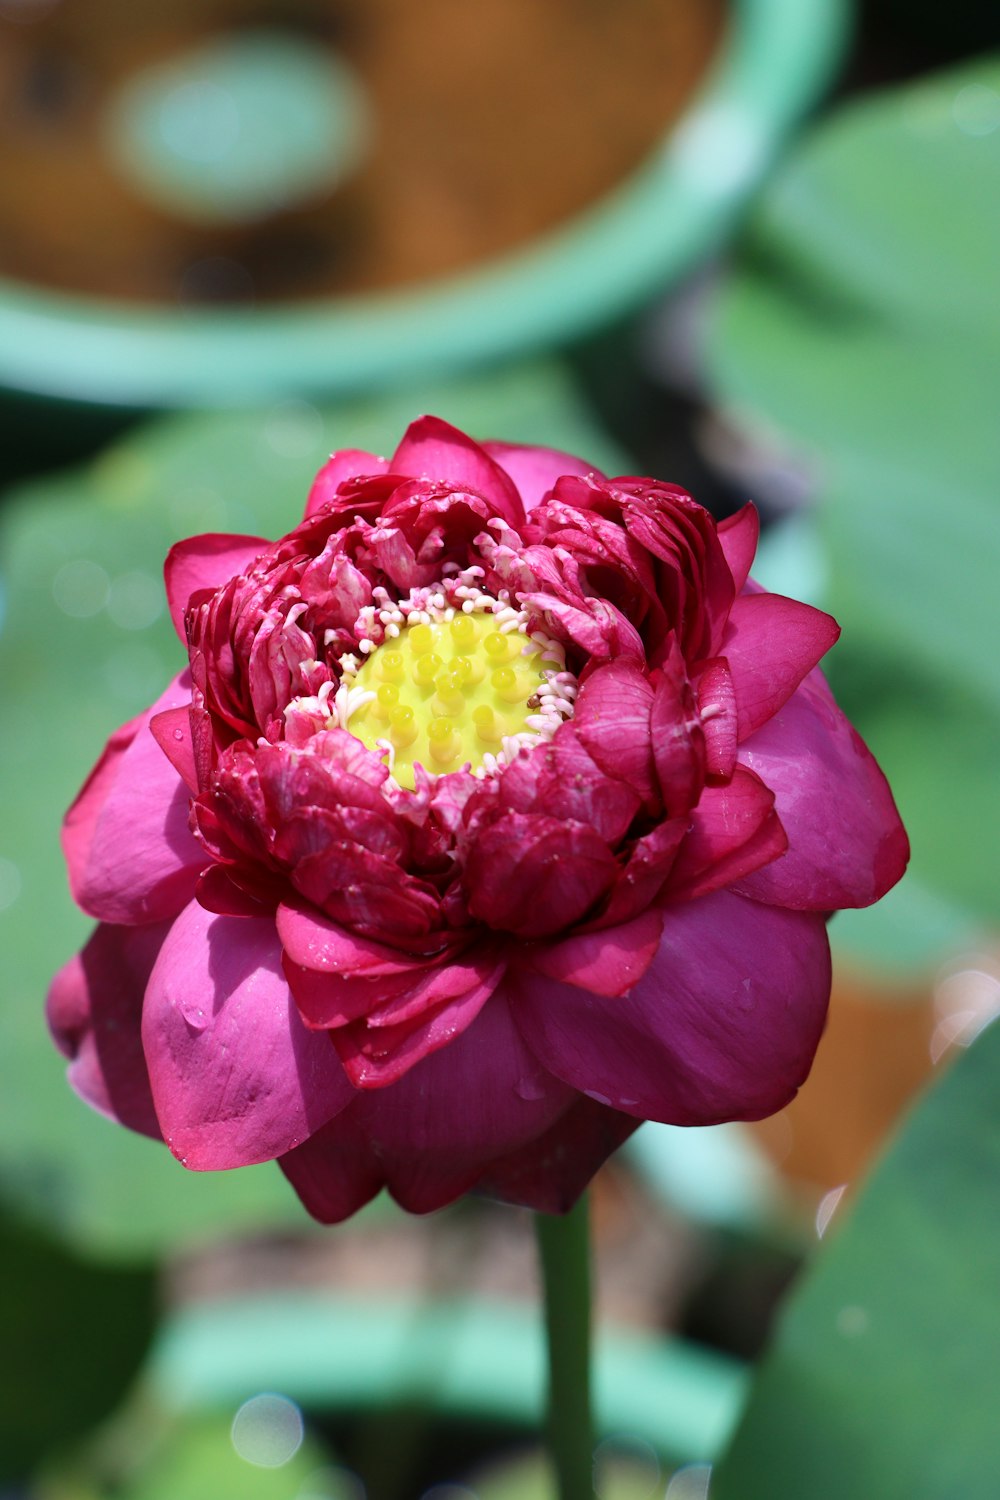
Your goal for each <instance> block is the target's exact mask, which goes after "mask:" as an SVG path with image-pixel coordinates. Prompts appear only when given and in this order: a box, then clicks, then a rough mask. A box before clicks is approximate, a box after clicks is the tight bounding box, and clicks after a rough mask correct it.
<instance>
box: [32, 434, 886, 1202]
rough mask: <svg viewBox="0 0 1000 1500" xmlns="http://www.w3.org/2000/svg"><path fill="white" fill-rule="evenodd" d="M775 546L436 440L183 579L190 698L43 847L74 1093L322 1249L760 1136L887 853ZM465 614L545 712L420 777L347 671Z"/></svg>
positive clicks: (170, 578) (825, 638)
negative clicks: (682, 1147) (756, 577)
mask: <svg viewBox="0 0 1000 1500" xmlns="http://www.w3.org/2000/svg"><path fill="white" fill-rule="evenodd" d="M756 541H757V520H756V514H755V512H754V511H753V509H752V507H749V506H748V507H747V508H746V509H745V510H744V511H742V512H740V513H739V514H738V515H736V516H735V517H733V518H731V519H730V520H728V521H725V522H723V523H721V524H718V525H717V524H716V522H715V521H714V520H713V519H712V517H711V516H710V515H709V514H708V512H707V511H705V510H704V509H703V508H702V507H701V506H699V505H697V504H696V503H695V501H693V500H692V499H691V498H690V496H688V495H686V494H685V493H684V492H683V491H681V490H679V489H677V488H676V486H673V485H668V484H663V483H661V482H660V481H658V480H655V479H648V478H641V477H632V476H626V477H620V478H615V479H608V478H606V477H605V476H604V475H602V474H599V473H598V472H596V471H595V470H593V469H592V468H590V467H589V466H588V465H586V464H585V463H583V462H581V461H580V460H578V459H576V458H573V457H571V456H569V455H566V454H562V453H557V452H554V451H552V450H548V449H528V448H518V447H514V446H510V445H504V444H485V445H479V444H477V443H475V442H473V441H472V440H471V439H470V438H468V437H466V436H464V435H463V434H461V433H459V432H457V431H456V430H455V429H453V428H451V427H449V426H447V424H445V423H443V422H441V421H439V420H437V419H434V418H423V419H421V420H419V421H417V422H415V423H414V424H413V425H412V426H411V427H410V428H409V430H408V431H407V433H406V434H405V436H404V438H403V440H402V442H401V443H400V445H399V447H398V448H397V450H396V452H395V454H394V455H393V456H392V458H391V459H389V460H386V459H383V458H377V457H375V456H373V455H371V454H367V453H362V452H358V451H347V452H341V453H337V454H335V455H334V456H333V457H332V458H331V459H330V461H329V462H328V463H327V464H326V466H325V467H324V468H323V470H322V471H321V472H320V474H319V475H318V476H317V479H316V481H315V483H314V485H313V487H312V490H311V492H310V495H309V498H308V503H307V505H306V510H305V516H304V518H303V520H302V522H301V523H300V524H299V525H298V526H296V527H295V528H294V529H293V530H292V531H290V532H289V533H288V534H287V535H286V536H284V537H282V538H280V539H279V540H278V541H276V542H269V541H266V540H265V539H263V538H259V537H249V536H217V535H210V536H201V537H194V538H191V539H189V540H188V541H186V542H182V543H180V544H178V546H176V547H175V548H174V549H173V550H172V552H171V553H170V556H169V557H168V559H167V564H166V586H167V593H168V597H169V601H170V606H171V613H172V616H173V619H174V622H175V625H176V627H177V630H178V634H179V635H180V638H181V640H182V642H183V644H184V647H185V649H186V651H187V664H186V666H185V668H184V670H183V671H182V672H181V673H180V674H179V675H178V677H177V678H176V679H175V681H174V682H172V683H171V684H170V685H169V686H168V687H167V689H166V691H165V692H164V693H163V695H162V696H161V698H160V699H158V700H157V702H156V703H155V704H154V705H153V706H152V707H151V708H150V710H149V711H148V712H147V713H146V714H143V715H141V716H140V717H139V718H137V719H135V720H133V721H132V722H130V723H129V724H126V725H124V726H123V727H122V728H121V729H119V730H118V731H117V732H116V733H115V734H114V735H113V736H112V737H111V739H110V740H109V742H108V745H107V747H106V749H105V751H104V754H103V755H102V757H101V759H100V761H99V762H98V765H97V766H96V767H95V769H94V771H93V772H92V773H91V775H90V777H89V779H88V781H87V782H86V784H85V785H84V787H83V789H82V791H81V792H80V794H79V796H78V798H77V800H76V802H75V803H74V804H73V807H72V808H71V809H70V811H69V813H68V815H67V818H66V823H65V829H64V848H65V853H66V858H67V862H68V865H69V873H70V882H71V886H72V889H73V894H74V896H75V898H76V900H77V901H78V902H79V904H80V905H81V906H82V907H83V908H84V910H86V911H87V912H89V913H90V914H91V915H92V916H93V917H95V918H96V919H97V920H98V922H99V924H100V925H99V926H98V928H97V930H96V932H95V933H94V936H93V937H92V938H91V940H90V942H89V943H88V945H87V947H86V948H85V949H84V950H83V952H82V953H81V954H80V955H79V956H78V957H77V958H75V959H73V960H72V961H71V962H70V963H69V964H67V965H66V966H65V968H64V969H63V970H62V971H61V972H60V974H59V975H58V976H57V978H56V980H55V982H54V983H53V986H52V990H51V992H50V996H49V1018H50V1023H51V1026H52V1029H53V1032H54V1035H55V1037H56V1040H57V1042H58V1044H59V1045H60V1047H61V1048H62V1049H63V1051H64V1052H65V1053H66V1054H67V1056H68V1057H69V1058H70V1059H71V1062H70V1070H69V1072H70V1081H71V1082H72V1084H73V1086H74V1087H75V1088H76V1089H77V1090H78V1091H79V1093H80V1094H81V1095H82V1096H83V1097H84V1098H85V1099H86V1100H87V1101H88V1102H89V1103H90V1104H92V1105H93V1106H94V1107H95V1108H97V1109H100V1110H103V1111H104V1112H106V1113H108V1114H110V1115H112V1116H113V1117H115V1118H117V1119H119V1120H120V1121H121V1122H122V1123H123V1124H126V1125H128V1126H130V1127H131V1128H133V1129H136V1130H141V1131H145V1132H146V1133H148V1134H151V1135H154V1136H162V1138H163V1139H164V1140H165V1141H166V1142H167V1144H168V1146H169V1147H170V1149H171V1150H172V1151H173V1152H174V1154H175V1155H176V1156H177V1157H178V1158H179V1159H180V1160H181V1161H182V1162H184V1164H185V1165H187V1166H188V1167H191V1168H194V1169H199V1170H201V1169H214V1168H229V1167H236V1166H241V1165H244V1164H247V1163H251V1162H260V1161H265V1160H273V1159H277V1160H278V1161H279V1162H280V1164H281V1166H282V1168H283V1170H284V1171H285V1173H286V1174H287V1176H288V1177H289V1179H290V1180H291V1182H292V1183H293V1185H294V1187H295V1188H296V1190H297V1191H298V1193H299V1194H300V1196H301V1198H302V1200H303V1202H304V1203H305V1204H306V1206H307V1208H308V1209H309V1210H310V1212H311V1213H313V1214H314V1215H315V1216H316V1217H318V1218H320V1219H324V1220H336V1219H341V1218H343V1217H345V1216H346V1215H348V1214H350V1213H352V1212H354V1210H355V1209H357V1208H358V1207H359V1206H360V1205H361V1204H363V1203H364V1202H366V1201H367V1200H368V1199H369V1198H370V1197H371V1196H372V1195H373V1194H374V1193H376V1192H378V1191H379V1190H380V1189H381V1188H383V1187H388V1189H389V1190H390V1191H391V1193H392V1194H393V1195H394V1196H395V1197H396V1198H397V1200H398V1201H399V1202H400V1203H401V1204H403V1205H404V1207H406V1208H408V1209H411V1210H413V1211H417V1212H423V1211H426V1210H430V1209H433V1208H436V1207H439V1206H441V1205H442V1204H444V1203H447V1202H449V1201H450V1200H451V1199H453V1198H455V1197H456V1196H458V1195H459V1194H462V1193H464V1192H466V1191H468V1190H469V1189H472V1188H479V1189H481V1190H483V1191H487V1192H490V1193H493V1194H495V1195H497V1196H500V1197H503V1198H506V1199H509V1200H511V1201H514V1202H517V1203H523V1204H527V1205H529V1206H531V1207H535V1208H539V1209H545V1210H551V1211H557V1210H559V1209H562V1208H566V1207H568V1206H569V1205H570V1203H571V1202H572V1201H573V1199H574V1198H575V1197H576V1195H577V1194H578V1193H579V1192H580V1191H581V1190H582V1188H583V1187H584V1186H585V1184H586V1182H587V1181H588V1180H589V1178H590V1176H591V1175H592V1174H593V1172H594V1171H595V1170H596V1168H597V1167H598V1166H599V1165H600V1163H601V1162H602V1161H603V1160H604V1158H605V1157H606V1156H607V1155H608V1153H609V1152H610V1151H612V1150H613V1149H614V1148H615V1147H616V1146H617V1145H618V1144H619V1143H620V1142H621V1141H622V1140H623V1139H624V1138H625V1137H626V1136H627V1135H628V1134H629V1133H630V1131H632V1130H633V1129H634V1128H635V1127H636V1125H637V1124H638V1123H639V1122H640V1121H641V1120H643V1119H656V1120H663V1121H668V1122H671V1123H676V1124H707V1123H713V1122H717V1121H722V1120H730V1119H753V1118H758V1117H760V1116H763V1115H766V1114H768V1113H770V1112H772V1111H774V1110H776V1109H778V1108H780V1107H781V1106H782V1105H783V1104H785V1103H786V1102H787V1101H788V1100H789V1099H790V1098H791V1097H792V1095H794V1093H795V1092H796V1090H797V1088H798V1087H799V1085H800V1084H801V1083H802V1081H803V1079H804V1078H805V1076H806V1074H807V1072H808V1070H809V1067H810V1064H811V1060H812V1057H813V1053H814V1051H815V1048H816V1045H817V1042H818V1040H819V1036H820V1033H821V1031H822V1027H823V1023H824V1017H825V1012H826V1005H827V1001H828V997H829V983H830V975H829V950H828V946H827V940H826V930H825V923H826V919H827V917H828V916H829V914H830V913H831V911H833V910H835V909H837V908H839V907H847V906H861V905H866V904H868V903H870V902H872V901H876V900H878V899H879V897H880V896H881V895H883V894H884V892H885V891H887V890H888V889H889V887H890V886H892V885H893V884H894V883H895V882H896V881H897V880H898V879H899V877H900V875H901V874H902V872H903V869H904V866H905V863H906V859H907V855H908V848H907V841H906V836H905V833H904V831H903V829H902V826H901V824H900V821H899V817H898V815H897V812H896V809H895V806H894V804H893V800H892V797H891V794H890V792H889V789H888V786H887V785H886V782H885V779H884V777H883V776H882V773H881V772H880V770H879V768H878V766H877V765H876V763H875V761H874V760H873V758H872V756H871V755H870V753H869V752H868V750H867V749H866V747H865V746H864V744H863V743H862V741H861V740H860V739H859V737H858V735H857V734H856V733H855V731H854V730H853V729H852V728H851V726H850V725H849V723H848V722H847V720H846V719H845V718H844V716H843V714H842V713H841V712H840V710H839V709H838V708H837V706H836V704H835V703H834V701H833V698H832V696H831V694H830V692H829V689H828V688H827V686H826V683H825V681H824V679H823V677H822V675H821V673H820V671H819V669H818V665H817V664H818V663H819V661H820V659H821V658H822V656H823V655H824V653H825V652H826V651H827V650H828V649H829V647H830V646H831V645H832V644H833V642H834V641H835V639H836V637H837V634H838V629H837V626H836V624H835V623H834V621H833V620H832V619H831V618H830V617H829V616H828V615H825V614H823V613H822V612H821V611H818V610H815V609H812V608H810V607H809V606H807V605H804V604H799V603H797V602H795V601H794V600H791V599H786V598H783V597H780V596H777V595H773V594H768V593H765V592H763V591H762V590H760V589H759V588H758V587H757V586H756V585H755V584H754V583H753V582H752V581H750V580H749V577H748V575H749V570H750V565H751V562H752V558H753V554H754V550H755V547H756ZM463 613H464V614H466V615H470V616H471V617H472V618H473V620H474V622H478V623H477V624H476V628H477V629H478V626H479V625H480V624H483V622H484V621H485V623H486V625H488V626H490V627H491V628H492V627H494V626H495V634H496V635H497V637H498V639H499V640H500V645H499V647H495V649H498V650H500V651H504V650H507V649H508V648H507V646H506V645H505V644H504V642H505V641H506V640H507V639H508V637H509V640H510V641H513V643H514V644H513V646H511V647H510V650H512V651H515V652H516V651H520V652H521V654H522V655H524V654H526V655H527V657H528V659H529V660H530V661H531V662H532V663H534V664H536V665H537V666H538V671H537V673H536V679H537V684H538V686H537V691H536V692H535V693H534V694H533V695H532V696H531V697H530V698H529V699H528V700H527V704H526V705H525V706H523V708H522V710H520V711H521V713H522V719H523V722H521V723H519V725H518V726H516V732H515V731H510V732H507V733H505V734H504V736H503V737H502V738H500V739H496V742H495V743H493V742H491V747H490V749H489V750H487V749H485V748H484V750H483V753H482V755H480V756H477V757H469V758H468V759H465V760H464V761H462V763H457V762H456V763H455V764H448V763H447V762H441V763H437V762H435V761H434V760H433V757H432V756H431V755H430V754H429V753H426V752H422V756H421V757H420V758H417V759H416V760H415V761H414V764H413V768H412V775H410V776H407V775H404V774H403V772H402V770H401V769H400V768H401V766H402V764H403V763H402V760H400V762H399V764H398V765H397V763H396V760H395V759H394V756H395V755H396V753H397V752H396V751H395V750H394V748H393V741H392V740H391V739H390V738H377V739H375V740H373V739H372V736H371V735H367V736H366V735H365V734H363V733H362V732H361V730H360V729H359V723H360V719H359V718H358V717H357V714H358V709H359V705H360V706H361V708H364V707H365V705H366V704H368V703H369V701H371V700H373V699H375V698H376V696H377V695H376V693H375V692H373V691H366V682H367V679H366V678H365V676H364V669H365V666H366V664H369V663H371V662H374V661H376V660H379V659H381V660H382V661H383V662H386V661H388V660H390V658H389V657H388V656H387V655H386V654H385V653H391V652H392V651H393V650H395V648H396V647H397V646H398V645H400V644H402V643H403V641H404V638H408V637H409V633H410V632H412V631H414V630H415V629H416V628H417V627H421V628H423V629H424V630H425V633H426V631H427V630H428V628H429V627H434V628H440V629H444V628H445V627H446V626H447V625H448V624H449V622H452V621H453V620H455V619H456V618H457V617H460V616H461V615H462V614H463ZM466 634H467V636H468V637H469V638H470V639H471V638H472V637H473V635H474V634H475V631H474V630H473V627H472V626H468V627H466ZM414 639H416V637H414ZM428 639H429V637H428ZM522 642H523V646H522ZM420 649H421V650H426V649H427V643H426V642H425V643H424V644H422V645H421V647H420ZM379 653H382V656H381V658H380V657H379ZM396 658H400V653H399V652H398V651H396ZM400 659H401V658H400ZM435 660H436V658H435ZM387 670H388V669H387ZM394 670H395V668H394ZM462 670H463V671H465V672H466V674H467V675H468V673H469V672H470V671H478V672H479V675H480V676H481V675H482V670H481V668H475V664H473V667H469V666H468V665H467V664H463V666H462ZM509 675H510V678H511V680H513V674H509ZM427 680H428V682H429V681H430V678H429V677H428V679H427ZM442 680H443V679H442ZM496 680H497V681H501V678H497V679H496ZM503 681H504V682H505V683H506V681H507V679H503ZM431 691H432V689H431V688H430V687H428V689H427V692H428V693H430V692H431ZM440 691H455V692H456V693H458V689H452V688H449V687H448V684H447V683H446V684H445V687H444V688H441V689H440ZM505 691H506V688H505ZM514 692H516V684H515V687H514V689H512V690H511V691H510V692H508V697H511V696H512V694H513V693H514ZM459 696H460V694H459ZM394 701H395V699H394V698H393V697H392V693H391V692H390V695H389V697H387V698H386V699H385V702H386V704H388V703H390V702H394ZM446 706H447V705H446ZM437 711H440V712H442V713H443V712H444V709H441V708H440V705H439V707H438V709H437V710H435V712H437ZM384 712H385V713H386V714H388V712H389V710H388V708H386V709H385V710H384ZM449 712H450V709H449ZM487 718H489V714H487ZM399 722H400V723H402V722H403V721H399ZM446 722H447V724H450V723H451V722H452V721H451V720H450V719H449V720H447V721H446ZM456 722H457V721H456ZM439 727H440V726H439ZM404 728H405V735H406V736H409V738H410V739H412V736H413V734H414V733H415V732H416V730H415V729H411V728H410V727H408V722H407V725H406V726H404ZM491 732H492V731H489V730H488V728H483V727H482V725H481V734H482V735H483V736H485V737H486V738H488V737H489V733H491ZM449 733H450V730H449V729H448V728H447V727H446V728H445V729H442V730H441V733H440V735H439V739H440V740H442V741H443V740H444V739H446V738H447V735H448V734H449ZM403 738H405V736H404V735H403V731H402V730H400V732H399V734H398V735H397V741H398V742H399V743H400V744H401V743H403ZM456 743H458V741H456ZM462 743H463V744H464V743H465V741H462ZM448 753H451V752H449V751H447V750H443V751H442V752H441V754H442V755H445V754H448ZM463 753H464V752H463Z"/></svg>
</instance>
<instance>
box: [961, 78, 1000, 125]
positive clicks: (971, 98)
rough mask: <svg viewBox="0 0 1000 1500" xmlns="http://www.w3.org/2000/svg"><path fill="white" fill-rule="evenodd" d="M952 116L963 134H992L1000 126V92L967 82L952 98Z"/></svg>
mask: <svg viewBox="0 0 1000 1500" xmlns="http://www.w3.org/2000/svg"><path fill="white" fill-rule="evenodd" d="M951 117H952V119H953V120H954V121H955V124H956V125H957V126H958V128H959V130H960V131H961V132H962V134H963V135H992V134H993V132H994V130H996V129H997V128H998V127H1000V93H998V92H997V90H996V89H991V88H988V87H987V85H986V84H984V83H967V84H966V85H965V88H963V89H959V91H958V93H957V94H956V95H955V97H954V99H953V100H952V104H951Z"/></svg>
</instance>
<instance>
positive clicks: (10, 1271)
mask: <svg viewBox="0 0 1000 1500" xmlns="http://www.w3.org/2000/svg"><path fill="white" fill-rule="evenodd" d="M0 1283H2V1285H3V1288H4V1291H3V1296H2V1297H0V1349H2V1350H3V1359H2V1362H0V1483H2V1482H4V1481H12V1480H16V1479H19V1478H23V1477H24V1476H25V1475H26V1474H27V1473H28V1471H29V1470H30V1469H32V1468H33V1467H34V1466H35V1465H36V1464H37V1463H38V1462H39V1461H40V1460H41V1459H42V1458H43V1457H45V1456H46V1455H48V1454H50V1453H51V1452H53V1451H54V1450H56V1449H57V1448H65V1447H66V1446H67V1445H68V1444H69V1443H72V1442H75V1441H76V1440H78V1439H79V1438H80V1437H81V1436H82V1435H83V1434H84V1433H85V1432H87V1431H88V1429H89V1428H91V1427H92V1426H93V1425H94V1424H95V1423H96V1422H98V1421H101V1420H103V1418H105V1417H107V1416H108V1415H109V1414H110V1412H111V1411H113V1409H114V1408H115V1407H116V1406H117V1404H118V1403H119V1401H120V1400H121V1398H122V1396H123V1395H124V1392H125V1389H126V1387H127V1386H128V1384H129V1383H130V1382H131V1381H132V1379H133V1377H134V1376H135V1374H136V1371H137V1370H138V1368H139V1365H140V1362H141V1360H142V1358H143V1356H144V1354H145V1352H146V1349H147V1347H148V1345H149V1343H150V1340H151V1338H152V1335H153V1329H154V1327H155V1323H156V1288H155V1283H154V1279H153V1275H152V1273H151V1272H149V1271H140V1270H134V1269H115V1270H110V1269H108V1268H106V1267H104V1266H97V1265H93V1264H91V1263H89V1262H87V1261H85V1260H81V1259H79V1258H78V1257H76V1256H74V1255H71V1254H70V1253H69V1252H68V1251H66V1250H65V1249H63V1248H62V1247H61V1246H59V1245H55V1244H53V1243H51V1242H50V1241H49V1240H47V1239H46V1238H44V1237H43V1236H41V1235H39V1234H37V1233H33V1232H31V1231H28V1230H25V1229H23V1228H19V1227H18V1226H16V1225H13V1224H10V1223H8V1222H5V1221H0Z"/></svg>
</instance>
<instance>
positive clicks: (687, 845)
mask: <svg viewBox="0 0 1000 1500" xmlns="http://www.w3.org/2000/svg"><path fill="white" fill-rule="evenodd" d="M787 847H788V839H787V837H786V836H785V832H784V830H783V828H782V826H781V823H780V821H779V819H778V817H777V814H776V813H775V811H774V794H773V792H771V791H770V790H769V788H768V787H766V786H765V785H764V784H763V782H762V781H760V780H759V778H758V777H756V776H754V775H752V774H751V773H750V772H748V771H747V770H746V769H745V768H744V767H743V766H737V768H736V770H735V772H734V774H733V778H732V780H731V781H730V782H728V783H727V784H726V785H725V786H717V787H707V788H706V789H705V791H703V792H702V794H701V798H700V800H699V802H698V806H697V807H696V808H695V809H694V811H693V813H692V814H691V829H690V832H689V833H688V835H687V837H686V838H685V840H684V842H683V844H682V845H681V847H680V851H679V853H678V855H677V859H676V861H675V863H674V867H673V869H672V870H671V871H670V875H669V878H668V880H667V883H666V886H665V888H664V899H665V900H667V901H690V900H693V899H694V898H695V897H696V896H707V895H708V893H709V892H710V891H717V890H720V889H721V888H722V887H723V886H726V885H732V884H733V882H734V881H736V880H739V878H740V877H741V876H742V875H746V874H747V873H749V872H750V871H751V870H758V869H760V867H761V865H766V864H767V863H768V862H769V861H770V860H773V859H777V858H778V857H779V856H780V855H781V854H783V853H784V852H785V850H786V849H787Z"/></svg>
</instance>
